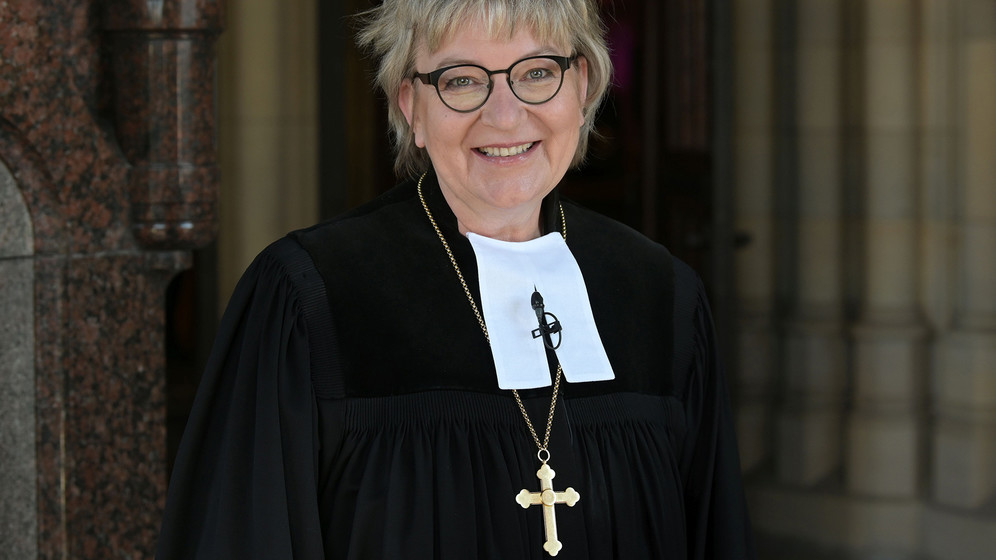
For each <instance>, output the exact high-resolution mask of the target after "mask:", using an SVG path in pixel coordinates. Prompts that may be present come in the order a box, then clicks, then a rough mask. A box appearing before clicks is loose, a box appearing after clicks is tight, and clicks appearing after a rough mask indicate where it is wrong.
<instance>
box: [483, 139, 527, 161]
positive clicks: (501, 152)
mask: <svg viewBox="0 0 996 560" xmlns="http://www.w3.org/2000/svg"><path fill="white" fill-rule="evenodd" d="M532 147H533V143H532V142H529V143H528V144H522V145H521V146H512V147H511V148H490V147H483V148H478V149H477V151H479V152H481V153H482V154H484V155H488V156H491V157H508V156H517V155H519V154H521V153H522V152H524V151H526V150H528V149H529V148H532Z"/></svg>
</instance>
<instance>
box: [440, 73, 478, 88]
mask: <svg viewBox="0 0 996 560" xmlns="http://www.w3.org/2000/svg"><path fill="white" fill-rule="evenodd" d="M473 83H474V80H471V79H470V78H468V77H467V76H460V77H458V78H453V79H452V80H449V81H447V82H446V87H447V89H448V88H459V87H467V86H470V85H473Z"/></svg>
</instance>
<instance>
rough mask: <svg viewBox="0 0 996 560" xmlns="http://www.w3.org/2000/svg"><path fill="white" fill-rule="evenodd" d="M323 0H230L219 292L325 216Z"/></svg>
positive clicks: (224, 42) (223, 87)
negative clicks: (319, 14)
mask: <svg viewBox="0 0 996 560" xmlns="http://www.w3.org/2000/svg"><path fill="white" fill-rule="evenodd" d="M316 10H317V4H316V2H315V0H287V1H277V0H259V1H254V2H229V3H227V4H226V22H225V32H224V33H223V34H222V35H221V38H220V40H219V42H218V80H219V83H218V95H219V138H218V145H219V163H220V166H221V192H220V209H219V210H220V222H221V226H220V231H219V234H218V296H219V301H220V303H221V305H222V306H224V305H225V303H226V302H227V301H228V297H229V295H230V294H231V292H232V289H233V288H234V287H235V283H236V282H237V281H238V279H239V277H240V276H241V275H242V272H243V271H244V270H245V268H246V267H247V266H248V265H249V263H250V262H251V261H252V259H253V257H255V256H256V254H257V253H259V251H260V250H262V249H263V248H264V247H266V246H267V245H268V244H269V243H271V242H272V241H274V240H276V239H278V238H280V237H281V236H283V235H284V234H285V233H287V232H288V231H290V230H293V229H296V228H300V227H305V226H309V225H311V224H313V223H315V221H316V220H317V219H318V206H319V204H318V200H319V199H318V166H317V157H318V156H317V153H318V152H317V147H318V91H317V70H318V53H317V32H318V29H317V23H316Z"/></svg>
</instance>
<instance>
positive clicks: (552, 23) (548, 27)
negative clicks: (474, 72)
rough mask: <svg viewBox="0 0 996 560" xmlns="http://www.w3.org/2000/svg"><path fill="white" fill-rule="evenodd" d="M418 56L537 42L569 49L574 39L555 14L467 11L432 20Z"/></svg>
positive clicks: (542, 12)
mask: <svg viewBox="0 0 996 560" xmlns="http://www.w3.org/2000/svg"><path fill="white" fill-rule="evenodd" d="M421 31H422V32H421V33H417V35H418V36H420V40H419V41H418V46H417V50H416V53H415V54H416V55H430V56H431V55H435V54H437V53H440V52H441V51H447V50H451V49H454V48H460V47H474V46H492V47H495V46H502V45H508V46H511V44H512V43H517V42H533V43H535V44H536V45H542V46H546V47H550V48H552V47H560V48H561V49H566V48H569V46H570V44H571V40H570V37H569V33H567V24H566V22H565V21H558V18H557V17H556V16H555V14H549V13H544V10H537V11H534V12H532V13H528V12H526V13H523V12H513V11H511V10H508V9H505V10H502V9H489V10H485V11H484V12H479V11H472V10H463V11H461V12H458V13H455V14H453V17H451V18H442V17H437V18H432V19H431V20H430V21H429V22H427V23H426V24H425V26H424V27H423V29H422V30H421Z"/></svg>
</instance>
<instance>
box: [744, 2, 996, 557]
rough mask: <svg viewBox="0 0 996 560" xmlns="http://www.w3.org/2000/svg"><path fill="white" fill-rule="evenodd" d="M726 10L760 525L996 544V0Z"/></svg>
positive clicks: (888, 546)
mask: <svg viewBox="0 0 996 560" xmlns="http://www.w3.org/2000/svg"><path fill="white" fill-rule="evenodd" d="M733 6H734V22H735V23H734V29H735V30H736V31H735V37H734V45H735V48H734V61H733V64H734V75H735V80H734V89H735V91H734V92H733V98H734V102H735V104H736V111H735V115H736V120H735V122H734V138H735V139H736V140H735V148H734V150H735V155H734V158H735V161H734V165H735V167H736V170H735V177H736V182H737V184H736V185H735V192H736V193H737V200H738V203H737V210H736V211H737V217H736V219H737V226H738V228H739V229H740V230H742V231H745V232H746V233H749V234H750V235H751V236H752V238H753V240H754V245H755V246H752V247H750V248H749V249H748V250H747V251H744V252H743V253H742V254H741V255H739V258H738V261H737V284H738V286H740V289H739V291H738V296H739V298H740V309H741V321H740V325H739V328H740V347H741V352H740V363H739V364H737V365H736V368H734V369H735V371H737V372H738V377H739V379H738V386H740V387H748V388H752V389H751V390H743V391H742V393H743V394H744V395H745V397H746V398H745V400H744V402H745V405H746V406H745V407H744V408H742V409H741V412H740V414H739V419H740V423H739V429H740V432H741V447H742V448H743V455H744V458H745V460H744V466H745V469H746V470H747V471H748V480H749V495H750V501H751V508H752V514H753V517H754V521H755V526H756V528H757V530H758V532H759V534H760V535H761V536H762V537H763V538H764V539H766V540H767V541H768V542H771V541H774V542H779V541H783V542H790V541H791V542H793V543H795V545H800V543H801V546H802V547H803V549H805V548H806V547H808V548H809V549H811V550H812V551H817V550H824V551H826V550H831V551H836V552H837V553H838V554H843V553H848V554H851V555H853V556H848V557H858V558H862V557H868V558H871V557H875V558H879V557H889V558H911V559H912V558H918V559H919V558H930V559H938V560H941V559H949V558H950V559H955V558H958V559H969V560H971V559H980V560H981V559H983V558H991V557H992V550H993V546H994V545H996V541H994V540H993V535H996V512H994V511H993V506H994V504H996V163H994V162H996V2H992V1H991V0H849V1H845V2H837V1H833V0H792V1H784V2H773V1H771V0H737V1H736V2H734V4H733ZM772 69H774V70H772ZM759 82H763V83H759ZM741 200H742V201H743V202H741ZM758 244H760V245H761V246H757V245H758ZM772 271H773V272H772ZM769 281H770V282H771V283H772V285H773V288H770V287H767V286H766V285H765V282H769ZM760 367H771V368H772V373H770V374H765V373H763V372H760V371H758V369H759V368H760ZM762 380H764V381H762ZM769 380H770V382H771V383H773V385H774V386H768V383H769ZM744 436H746V437H744ZM814 554H815V552H814ZM772 557H775V556H772Z"/></svg>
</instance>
